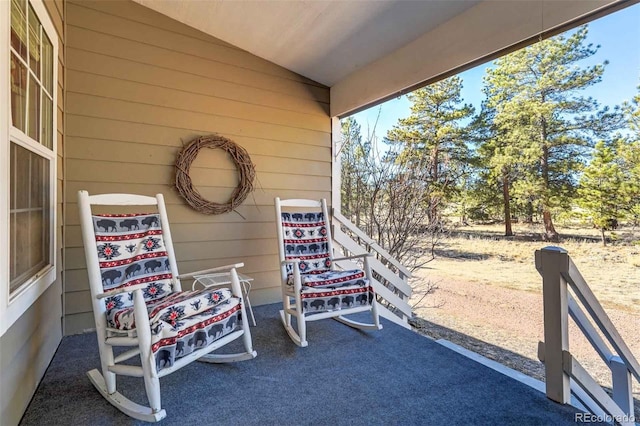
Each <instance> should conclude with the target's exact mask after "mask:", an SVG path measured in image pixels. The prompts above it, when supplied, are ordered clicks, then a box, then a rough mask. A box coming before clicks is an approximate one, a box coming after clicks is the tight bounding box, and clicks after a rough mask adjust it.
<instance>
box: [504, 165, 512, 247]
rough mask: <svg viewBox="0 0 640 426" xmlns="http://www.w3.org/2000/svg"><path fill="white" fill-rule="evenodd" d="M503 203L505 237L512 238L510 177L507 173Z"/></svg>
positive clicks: (505, 175)
mask: <svg viewBox="0 0 640 426" xmlns="http://www.w3.org/2000/svg"><path fill="white" fill-rule="evenodd" d="M502 201H503V203H504V235H505V237H512V236H513V230H512V229H511V204H510V200H509V176H508V175H507V174H506V173H504V174H503V175H502Z"/></svg>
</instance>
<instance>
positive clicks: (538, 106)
mask: <svg viewBox="0 0 640 426" xmlns="http://www.w3.org/2000/svg"><path fill="white" fill-rule="evenodd" d="M587 32H588V30H587V27H586V26H583V27H581V28H579V29H578V30H577V31H575V32H574V33H573V34H571V35H568V36H566V35H559V36H556V37H553V38H550V39H547V40H544V41H541V42H539V43H536V44H533V45H531V46H528V47H526V48H524V49H521V50H519V51H516V52H513V53H511V54H509V55H506V56H504V57H502V58H500V59H498V60H496V61H495V67H494V68H493V69H489V70H488V71H487V75H486V77H485V89H484V91H485V94H486V96H487V105H488V107H490V108H494V109H495V119H494V121H493V125H494V126H495V127H496V132H497V134H498V135H499V138H500V139H501V140H500V141H498V142H495V141H494V142H493V143H495V144H497V145H498V147H501V148H500V149H498V151H499V152H501V155H502V156H503V157H504V158H503V159H502V160H501V161H499V162H497V164H496V165H494V166H493V168H494V169H495V168H496V167H502V163H504V164H506V165H507V169H506V170H505V173H506V172H507V171H508V173H513V170H514V169H513V167H515V166H517V181H513V185H512V187H511V190H512V192H513V193H514V195H515V197H516V198H519V199H521V200H529V202H531V206H530V207H531V212H533V211H534V210H536V209H539V210H540V211H541V212H542V218H543V222H544V226H545V237H546V239H548V240H551V241H557V240H558V238H559V235H558V233H557V231H556V230H555V227H554V224H553V218H552V212H553V211H554V210H555V209H557V208H569V205H570V202H571V199H572V196H573V195H574V194H575V189H576V186H577V181H576V172H578V171H579V170H580V169H581V167H582V166H583V165H584V163H585V161H586V158H587V155H588V153H589V149H590V147H592V146H593V139H594V137H597V136H600V135H604V134H606V132H607V131H610V130H611V129H613V128H615V127H616V125H618V124H619V121H620V116H619V114H618V113H617V111H614V112H609V111H608V109H607V108H604V109H602V110H599V105H598V103H597V102H596V101H595V100H594V99H592V98H589V97H584V96H582V95H581V94H580V92H581V91H582V90H583V89H585V88H587V87H589V86H592V85H594V84H597V83H598V82H600V81H601V78H602V75H603V73H604V69H605V65H606V62H605V63H604V64H598V65H594V66H586V67H580V65H579V64H580V62H581V61H582V60H584V59H587V58H589V57H591V56H592V55H594V54H595V53H596V51H597V49H598V47H597V46H596V47H594V46H592V45H591V44H585V41H586V38H587ZM513 179H514V178H512V180H513Z"/></svg>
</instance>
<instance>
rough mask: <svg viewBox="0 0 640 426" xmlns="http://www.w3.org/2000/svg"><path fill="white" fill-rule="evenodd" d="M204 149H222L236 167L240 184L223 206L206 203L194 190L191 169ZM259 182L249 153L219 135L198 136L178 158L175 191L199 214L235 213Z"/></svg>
mask: <svg viewBox="0 0 640 426" xmlns="http://www.w3.org/2000/svg"><path fill="white" fill-rule="evenodd" d="M202 148H211V149H222V150H224V151H226V152H227V154H229V155H230V156H231V159H232V160H233V163H234V164H235V165H236V168H237V170H238V175H239V177H240V182H239V183H238V186H236V188H235V189H234V190H233V193H232V194H231V198H230V199H229V201H227V202H226V203H224V204H218V203H214V202H212V201H208V200H205V199H204V198H203V197H202V195H200V193H199V192H198V191H197V190H196V189H195V188H194V187H193V183H192V182H191V177H190V176H189V169H190V168H191V163H193V161H194V160H195V159H196V157H197V155H198V153H199V152H200V150H201V149H202ZM255 178H256V170H255V166H254V165H253V163H252V162H251V158H250V157H249V154H248V153H247V151H246V150H245V149H244V148H242V147H241V146H239V145H236V143H235V142H233V141H232V140H230V139H228V138H225V137H224V136H220V135H208V136H199V137H197V138H196V139H194V140H192V141H191V142H189V144H188V145H187V146H185V147H184V148H183V149H182V150H181V151H180V152H179V153H178V157H177V158H176V188H177V189H178V192H180V195H181V196H182V197H183V198H184V199H185V200H186V201H187V203H188V204H189V205H190V206H191V207H192V208H193V209H194V210H196V211H198V212H200V213H205V214H221V213H227V212H230V211H232V210H235V209H236V208H237V207H238V206H239V205H240V204H242V202H243V201H244V200H245V199H246V198H247V195H249V193H250V192H251V191H253V183H254V181H255Z"/></svg>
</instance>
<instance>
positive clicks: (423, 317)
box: [410, 273, 640, 418]
mask: <svg viewBox="0 0 640 426" xmlns="http://www.w3.org/2000/svg"><path fill="white" fill-rule="evenodd" d="M429 279H430V280H431V281H432V282H435V283H437V286H438V290H437V291H436V292H435V293H434V294H431V295H428V296H427V297H426V298H424V299H423V300H422V301H421V302H419V300H420V298H421V297H422V295H423V294H424V291H425V286H424V283H423V284H420V283H416V284H414V295H413V297H412V300H411V302H410V303H411V304H412V305H413V304H416V303H417V306H414V313H415V317H416V320H415V324H414V326H415V328H416V329H417V330H418V331H419V332H421V333H423V334H426V335H428V336H430V337H433V338H436V339H439V338H443V339H447V340H450V341H452V342H454V343H456V344H458V345H460V346H463V347H465V348H467V349H470V350H472V351H474V352H477V353H480V354H482V355H484V356H486V357H487V358H490V359H493V360H496V361H498V362H501V363H503V364H504V365H507V366H509V367H511V368H513V369H515V370H518V371H521V372H523V373H525V374H528V375H530V376H532V377H535V378H537V379H540V380H544V366H543V365H542V363H540V362H539V361H538V357H537V347H538V341H541V340H544V339H543V334H544V331H543V318H542V314H543V309H542V294H539V293H533V292H528V291H522V290H516V289H509V288H504V287H498V286H492V285H487V284H480V283H473V282H462V281H455V280H451V279H450V278H447V277H444V276H434V275H433V274H432V273H430V274H429ZM434 306H435V307H434ZM607 314H608V315H609V317H610V318H611V320H612V321H613V324H614V325H615V326H616V327H617V329H618V331H619V333H620V334H621V335H622V337H623V338H624V339H625V341H626V343H627V345H628V346H629V347H630V349H631V351H632V352H633V353H634V355H635V356H636V357H637V358H640V337H639V336H640V334H639V330H640V317H639V316H638V315H637V314H634V313H630V312H625V311H621V310H612V309H607ZM569 347H570V351H571V353H572V354H573V355H574V356H575V357H576V359H577V360H578V361H579V362H580V363H581V364H582V365H583V366H584V367H585V368H586V369H587V371H589V372H590V373H591V374H592V376H594V378H595V379H596V380H598V381H599V382H600V383H601V384H602V385H604V386H605V387H609V386H611V377H610V372H609V369H608V368H607V367H606V366H605V365H604V363H603V361H602V360H601V359H600V357H599V356H598V355H597V354H596V352H595V350H594V349H593V348H592V347H591V345H590V344H589V343H588V342H587V340H586V339H585V338H584V336H583V335H582V333H581V332H580V331H579V330H578V328H577V327H576V326H575V324H573V322H570V328H569ZM634 396H635V399H636V417H638V418H640V386H639V385H638V384H637V383H635V382H634Z"/></svg>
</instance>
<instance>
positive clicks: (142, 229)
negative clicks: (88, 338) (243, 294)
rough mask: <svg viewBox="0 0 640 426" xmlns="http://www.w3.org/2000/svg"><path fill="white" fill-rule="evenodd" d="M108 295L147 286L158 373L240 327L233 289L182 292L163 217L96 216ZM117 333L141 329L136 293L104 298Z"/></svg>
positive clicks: (153, 215) (141, 215) (146, 295)
mask: <svg viewBox="0 0 640 426" xmlns="http://www.w3.org/2000/svg"><path fill="white" fill-rule="evenodd" d="M93 228H94V232H95V236H96V249H97V251H98V259H99V261H100V273H101V275H102V286H103V288H104V291H105V292H108V291H112V290H115V289H122V288H126V287H129V286H133V285H139V284H145V285H146V287H145V289H144V290H143V296H144V299H145V304H146V305H147V313H148V315H149V324H150V326H151V343H152V351H153V353H154V355H155V358H156V366H157V368H158V370H160V369H162V368H165V367H170V366H171V365H173V363H174V362H175V360H176V359H177V358H180V357H183V356H185V355H188V354H190V353H191V352H193V351H195V350H198V349H200V348H203V347H205V346H208V345H209V344H211V343H212V342H213V341H214V340H217V339H219V338H221V337H223V336H224V335H226V334H228V333H231V332H232V331H233V330H235V329H236V328H237V327H238V325H239V323H240V312H241V306H240V300H239V299H238V298H236V297H232V294H231V291H230V290H229V289H226V288H224V289H215V290H213V289H202V290H196V291H183V292H176V291H174V287H173V282H174V279H173V275H172V273H171V267H170V263H169V257H168V255H167V251H166V247H165V244H164V238H163V230H162V223H161V220H160V216H159V215H158V214H157V213H144V214H118V215H94V216H93ZM104 303H105V306H106V311H107V312H106V314H107V324H108V326H109V327H110V328H111V329H112V331H128V330H134V329H135V328H136V324H135V316H134V314H133V293H119V294H117V295H114V296H110V297H106V298H105V299H104Z"/></svg>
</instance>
